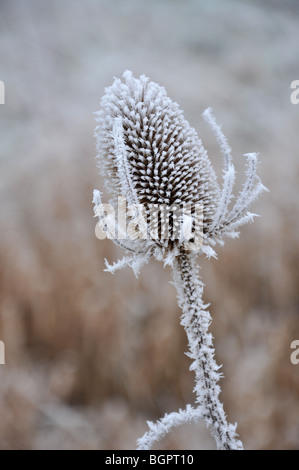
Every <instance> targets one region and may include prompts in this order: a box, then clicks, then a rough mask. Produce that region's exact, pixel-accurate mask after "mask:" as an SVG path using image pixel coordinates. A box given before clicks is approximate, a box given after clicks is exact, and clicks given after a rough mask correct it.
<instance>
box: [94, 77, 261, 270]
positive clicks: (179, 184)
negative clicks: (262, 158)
mask: <svg viewBox="0 0 299 470" xmlns="http://www.w3.org/2000/svg"><path fill="white" fill-rule="evenodd" d="M123 79H124V80H123V81H122V80H120V79H115V80H114V82H113V84H112V85H111V86H110V87H108V88H106V91H105V95H104V96H103V98H102V100H101V109H100V111H99V112H98V113H97V118H96V119H97V122H98V126H97V128H96V138H97V150H98V159H99V168H100V171H101V173H102V175H103V176H104V179H105V184H106V188H107V190H108V191H109V192H110V193H111V194H112V199H111V201H110V203H111V204H113V205H114V207H115V208H116V207H117V198H118V197H119V196H124V197H125V198H126V200H127V202H128V204H130V205H133V206H134V207H135V208H136V213H135V216H136V214H138V221H139V226H138V228H139V229H141V233H144V230H145V231H147V230H148V229H147V228H145V227H147V222H148V219H149V215H150V214H151V215H153V211H155V210H156V212H157V211H158V210H159V209H158V208H159V207H161V206H164V207H168V208H170V213H168V215H169V214H170V218H169V221H170V225H172V230H171V232H170V237H165V233H164V232H163V230H162V229H161V220H160V222H159V219H158V218H154V220H155V222H154V225H155V227H154V228H155V229H156V232H155V233H156V236H155V237H151V236H149V237H142V239H141V238H137V239H135V240H132V237H130V239H127V240H124V241H122V242H121V243H120V241H119V240H117V238H115V239H114V241H115V242H116V243H117V244H120V245H121V246H123V247H124V248H125V249H127V250H128V251H131V252H134V254H135V257H134V258H133V259H134V261H133V263H134V266H137V264H138V260H139V261H140V263H141V264H142V263H143V262H145V261H146V260H148V259H149V257H150V256H152V255H154V256H155V257H156V258H158V259H163V258H164V259H165V257H166V262H170V263H172V261H173V259H174V257H175V256H177V255H178V253H179V251H180V250H182V249H184V248H186V247H187V246H186V242H189V241H190V240H189V239H188V240H186V239H185V238H184V236H181V237H176V236H175V234H176V233H177V232H176V231H175V230H174V228H175V227H177V226H178V225H180V224H181V223H182V220H181V218H180V217H179V216H178V215H177V213H176V212H175V210H174V209H171V208H173V207H176V208H184V207H187V206H188V209H189V212H188V213H187V214H188V215H187V216H186V218H185V220H184V221H185V222H186V221H187V222H189V225H191V228H192V227H193V229H194V227H195V228H197V229H198V227H200V228H201V236H202V238H201V243H200V245H198V247H197V248H198V250H197V251H199V252H203V253H205V254H206V255H207V256H209V257H210V256H215V252H214V250H213V249H212V247H211V245H215V243H216V242H220V243H222V237H223V236H224V235H227V236H231V237H233V236H237V235H238V234H237V233H236V232H235V229H236V228H237V227H238V226H239V225H242V224H243V223H246V222H248V221H250V220H252V218H253V216H254V214H251V213H249V212H247V207H248V205H249V204H250V203H251V202H252V201H253V200H254V199H255V198H256V197H257V195H258V194H259V193H260V192H261V191H262V190H263V189H265V188H264V186H263V185H262V184H261V183H260V180H259V178H258V177H257V176H256V166H257V155H256V154H253V153H252V154H248V155H247V159H248V172H247V181H246V183H245V185H244V187H243V190H242V191H241V192H240V194H239V197H238V199H237V201H236V204H235V206H234V207H233V208H232V210H231V211H229V203H230V201H231V198H232V189H233V185H234V180H235V169H234V166H233V164H232V158H231V155H230V149H229V147H228V144H227V141H226V139H225V137H224V135H223V134H222V132H221V129H220V127H219V126H218V125H217V124H216V122H215V120H214V117H213V115H212V113H211V109H210V108H209V109H208V110H206V111H205V113H204V118H205V119H206V120H207V121H208V123H209V124H210V126H211V128H212V130H213V131H214V133H215V135H216V138H217V140H218V142H219V143H220V146H221V149H222V152H223V157H224V177H223V178H224V181H223V188H222V190H221V189H220V187H219V184H218V182H217V177H216V174H215V172H214V169H213V167H212V164H211V162H210V159H209V157H208V155H207V152H206V150H205V149H204V147H203V145H202V143H201V140H200V139H199V138H198V136H197V133H196V131H195V130H194V129H193V128H192V127H191V126H190V125H189V123H188V122H187V121H186V120H185V118H184V116H183V112H182V111H181V109H180V107H179V105H178V104H177V103H175V102H174V101H172V100H171V99H170V98H169V97H168V96H167V93H166V91H165V89H164V88H163V87H161V86H159V85H158V84H156V83H154V82H152V81H150V80H149V78H147V77H145V76H144V75H142V76H141V77H140V78H134V77H133V74H132V73H131V72H129V71H126V72H125V73H124V74H123ZM94 202H95V205H96V207H97V206H99V204H100V203H101V198H100V193H99V192H95V194H94ZM141 205H142V208H143V211H142V210H141V209H140V207H141ZM198 207H200V208H201V211H199V212H198V211H196V210H195V208H198ZM138 208H139V210H138ZM132 217H133V218H134V215H133V216H132ZM152 228H153V227H151V229H152ZM142 230H143V232H142ZM189 234H190V231H189ZM145 239H146V240H145ZM136 255H137V257H136ZM142 260H143V261H142ZM124 264H126V263H125V262H124V263H122V262H121V263H120V264H119V265H117V266H116V265H115V266H114V267H111V270H112V271H113V270H115V269H116V268H118V267H121V266H123V265H124ZM127 264H130V265H131V266H132V267H134V266H133V265H132V262H131V261H130V259H129V260H127Z"/></svg>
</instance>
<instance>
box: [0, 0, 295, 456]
mask: <svg viewBox="0 0 299 470" xmlns="http://www.w3.org/2000/svg"><path fill="white" fill-rule="evenodd" d="M298 19H299V8H298V2H297V1H296V0H293V1H291V0H289V1H284V2H280V1H278V0H277V1H274V0H265V1H263V2H260V1H257V0H256V1H249V0H248V1H242V2H239V1H237V0H235V1H233V0H213V1H209V2H208V1H200V0H199V1H195V0H185V1H183V0H181V1H179V0H162V1H161V0H159V1H158V0H126V1H121V0H113V1H111V0H84V1H79V0H62V1H61V0H59V1H58V0H52V1H51V2H47V1H45V0H44V1H40V0H39V1H37V0H26V1H20V0H9V1H8V0H2V1H1V2H0V79H1V80H3V81H4V82H5V85H6V104H5V105H2V106H0V168H1V171H0V175H1V176H0V198H1V199H0V200H1V211H0V223H1V238H0V240H1V242H0V340H3V341H4V342H5V345H6V365H5V366H0V448H1V449H23V448H25V449H56V448H59V449H96V448H98V449H133V448H135V442H136V439H137V438H138V437H140V436H141V435H142V434H143V432H145V430H146V420H147V419H151V420H155V419H157V418H159V417H161V416H162V415H163V414H164V412H166V411H172V410H177V409H178V408H180V407H184V405H185V403H186V402H192V400H193V395H192V387H193V374H192V373H191V372H189V371H188V367H189V360H188V358H187V357H186V356H185V355H184V351H186V347H187V346H186V342H185V334H184V331H183V330H182V327H181V326H180V325H179V314H180V312H179V309H178V307H177V306H176V299H175V291H174V288H173V286H172V285H170V284H169V280H171V272H170V271H169V270H168V269H167V270H163V267H162V265H161V264H158V263H156V262H151V263H150V264H149V265H148V266H146V267H145V268H144V269H143V271H142V275H141V276H140V278H139V280H136V279H135V277H134V275H133V273H132V272H131V271H130V270H129V269H127V270H126V271H122V272H119V273H118V274H116V275H115V276H112V275H110V274H107V273H103V268H104V258H105V257H106V258H108V259H109V260H110V261H113V260H116V259H117V258H118V257H119V256H121V254H122V253H121V252H120V251H118V250H117V249H116V248H115V247H114V245H113V244H112V242H110V241H104V242H100V241H98V240H97V239H96V238H95V236H94V228H95V222H96V221H95V219H93V217H92V215H93V214H92V204H91V199H92V191H93V188H102V181H101V179H100V177H99V176H98V175H97V170H96V163H95V160H94V158H95V150H94V139H93V129H94V126H95V123H94V119H93V115H92V112H93V111H96V110H97V109H98V106H99V99H100V97H101V96H102V94H103V93H104V87H105V86H107V85H110V84H111V82H112V79H113V76H120V75H121V74H122V72H123V71H124V70H125V69H131V70H132V71H133V72H134V74H136V75H138V74H141V73H145V74H146V75H148V76H150V77H151V78H152V79H153V80H155V81H157V82H158V83H160V84H161V85H164V86H165V87H166V89H167V91H168V94H169V95H170V96H171V97H172V98H173V99H174V100H176V101H177V102H179V104H180V105H181V107H182V108H183V109H184V111H185V116H186V118H187V119H188V120H189V121H190V122H191V124H192V125H193V126H194V127H195V128H196V129H197V130H198V133H199V135H200V136H201V137H202V139H203V141H204V144H205V146H206V148H207V149H208V151H209V154H210V157H211V159H212V161H213V164H214V165H215V168H216V169H217V171H218V174H219V178H220V175H221V156H220V154H219V150H218V148H217V146H216V143H215V139H214V138H213V136H212V135H211V133H210V130H209V129H208V128H207V126H206V124H205V123H204V122H203V121H202V119H201V113H202V111H203V110H204V109H205V108H206V107H207V106H213V107H214V111H215V115H216V117H217V119H218V121H219V122H220V123H222V124H223V130H224V132H225V134H226V135H227V137H228V139H229V142H230V144H231V146H232V148H233V155H234V157H235V162H236V167H237V169H238V175H239V180H240V181H241V182H242V181H243V180H242V178H243V170H244V157H243V156H242V155H243V154H244V153H246V152H249V151H259V152H260V154H261V161H262V163H261V165H260V169H259V173H260V175H261V176H262V179H263V182H264V183H265V184H266V185H267V186H268V187H269V188H270V189H271V192H270V193H269V194H265V195H263V197H262V198H261V199H260V200H259V201H258V202H257V203H256V204H255V205H254V211H256V212H258V213H259V214H260V215H261V217H260V218H259V219H257V220H256V221H255V223H254V224H252V225H250V226H247V227H244V228H243V229H242V233H241V237H240V239H239V240H234V241H228V242H227V243H226V245H225V247H224V248H222V249H218V254H219V260H218V261H215V260H213V261H207V260H205V259H203V260H200V263H201V265H202V267H203V269H202V277H203V280H204V282H205V284H206V291H205V299H206V301H209V302H211V307H210V310H211V314H212V316H213V318H214V322H213V324H212V328H211V329H212V332H213V335H214V337H215V346H216V351H217V360H218V362H219V363H223V364H224V367H223V372H224V374H225V379H224V380H222V389H223V393H222V398H223V401H224V403H225V409H226V411H227V412H228V415H229V419H230V421H232V422H235V421H237V422H238V423H239V427H238V430H239V433H240V435H241V438H242V439H243V441H244V444H245V446H246V448H248V449H298V448H299V423H298V421H299V419H298V418H299V399H298V398H299V397H298V393H299V365H297V366H295V365H292V364H291V362H290V354H291V349H290V344H291V342H292V341H293V340H294V339H299V319H298V307H299V290H298V287H299V286H298V284H299V270H298V264H299V251H298V249H299V226H298V225H299V222H298V221H299V204H298V182H299V158H298V157H299V145H298V124H299V105H297V106H295V105H292V104H291V102H290V93H291V90H290V83H291V81H292V80H295V79H299V70H298V68H299V66H298V64H299V61H298V53H299V52H298V43H299V28H298ZM160 448H168V449H195V448H214V443H213V442H212V441H211V439H210V438H209V436H208V434H207V432H206V430H205V428H204V426H201V425H200V426H198V427H195V426H184V427H182V428H180V429H179V430H178V431H176V432H174V433H173V434H172V435H171V436H170V437H169V438H167V439H164V441H163V442H161V443H160Z"/></svg>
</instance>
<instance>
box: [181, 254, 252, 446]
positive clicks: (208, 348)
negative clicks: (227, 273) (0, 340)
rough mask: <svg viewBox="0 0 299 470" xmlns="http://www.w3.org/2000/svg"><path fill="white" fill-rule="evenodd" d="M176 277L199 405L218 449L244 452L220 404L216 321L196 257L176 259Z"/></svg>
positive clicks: (186, 255) (183, 256)
mask: <svg viewBox="0 0 299 470" xmlns="http://www.w3.org/2000/svg"><path fill="white" fill-rule="evenodd" d="M173 277H174V284H175V287H176V289H177V292H178V300H179V305H180V307H181V308H182V311H183V314H182V316H181V324H182V325H183V326H184V328H185V331H186V334H187V338H188V343H189V352H188V356H189V357H190V358H191V359H192V360H193V362H192V365H191V367H190V370H194V372H195V387H194V392H195V393H196V402H197V404H198V407H199V408H200V409H201V410H202V415H203V416H204V418H205V421H206V424H207V426H208V428H209V429H210V432H211V434H212V436H214V438H215V440H216V443H217V447H218V449H219V450H242V449H243V445H242V442H241V441H240V440H238V438H237V435H236V433H235V429H236V425H232V424H228V422H227V418H226V415H225V412H224V410H223V405H222V403H221V401H220V400H219V393H220V391H221V390H220V387H219V385H218V384H217V383H218V381H219V379H220V378H221V374H220V373H219V372H218V370H219V366H218V365H217V363H216V361H215V359H214V348H213V343H212V335H211V333H208V329H209V326H210V324H211V321H212V319H211V316H210V313H209V312H208V310H207V309H206V306H205V305H204V304H203V301H202V293H203V283H202V282H201V280H200V277H199V272H198V266H197V264H196V262H195V260H194V257H192V254H190V253H187V252H185V251H181V253H180V255H178V256H177V257H176V260H175V262H174V268H173Z"/></svg>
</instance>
